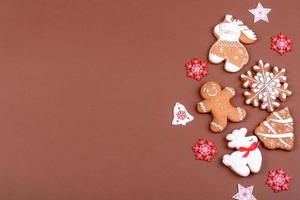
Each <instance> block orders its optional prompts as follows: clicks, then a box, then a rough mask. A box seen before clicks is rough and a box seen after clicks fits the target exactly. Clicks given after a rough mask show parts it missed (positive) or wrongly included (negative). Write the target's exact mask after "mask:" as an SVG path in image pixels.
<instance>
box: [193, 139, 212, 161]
mask: <svg viewBox="0 0 300 200" xmlns="http://www.w3.org/2000/svg"><path fill="white" fill-rule="evenodd" d="M193 152H194V153H195V159H196V160H206V161H211V160H212V159H213V157H214V156H215V155H216V154H217V148H216V145H215V144H214V143H213V142H212V141H209V140H203V139H199V140H198V141H197V143H196V144H195V145H194V146H193Z"/></svg>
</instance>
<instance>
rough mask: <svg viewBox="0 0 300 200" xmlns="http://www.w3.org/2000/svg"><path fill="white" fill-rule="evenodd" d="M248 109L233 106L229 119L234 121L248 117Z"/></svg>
mask: <svg viewBox="0 0 300 200" xmlns="http://www.w3.org/2000/svg"><path fill="white" fill-rule="evenodd" d="M246 114H247V113H246V110H245V109H243V108H241V107H236V108H235V107H233V106H232V107H231V109H230V110H229V112H228V119H229V120H230V121H232V122H240V121H242V120H243V119H245V117H246Z"/></svg>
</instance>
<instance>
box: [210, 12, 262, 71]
mask: <svg viewBox="0 0 300 200" xmlns="http://www.w3.org/2000/svg"><path fill="white" fill-rule="evenodd" d="M213 32H214V35H215V36H216V37H217V39H218V40H217V42H215V43H214V44H213V46H212V47H211V49H210V51H209V55H208V57H209V61H210V62H212V63H214V64H219V63H221V62H223V61H225V70H226V71H228V72H237V71H239V70H240V69H241V68H242V67H243V66H244V65H245V64H247V63H248V60H249V55H248V52H247V50H246V48H245V47H244V46H243V45H242V43H244V44H252V43H254V42H255V41H256V40H257V38H256V35H255V33H254V32H253V31H252V30H251V29H249V28H248V27H247V26H246V25H244V23H243V22H242V21H240V20H237V19H233V17H232V16H231V15H226V16H225V19H224V21H223V22H221V23H219V24H217V25H216V26H215V28H214V31H213ZM240 41H241V42H242V43H241V42H240Z"/></svg>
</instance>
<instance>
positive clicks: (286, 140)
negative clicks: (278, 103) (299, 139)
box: [254, 107, 295, 150]
mask: <svg viewBox="0 0 300 200" xmlns="http://www.w3.org/2000/svg"><path fill="white" fill-rule="evenodd" d="M254 132H255V135H257V137H258V138H259V140H260V141H262V143H263V145H264V146H265V147H266V148H268V149H283V150H292V149H293V147H294V140H295V136H294V123H293V118H292V116H291V113H290V111H289V109H288V108H287V107H286V108H284V109H282V110H279V111H277V112H276V111H274V112H272V113H271V114H270V115H269V116H268V117H267V118H266V119H265V120H264V121H263V122H261V123H260V124H259V126H258V127H257V128H256V129H255V131H254Z"/></svg>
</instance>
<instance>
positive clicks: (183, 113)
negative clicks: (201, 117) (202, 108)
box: [172, 102, 194, 126]
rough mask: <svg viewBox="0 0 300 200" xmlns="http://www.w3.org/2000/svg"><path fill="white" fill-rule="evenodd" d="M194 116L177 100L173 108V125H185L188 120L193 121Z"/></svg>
mask: <svg viewBox="0 0 300 200" xmlns="http://www.w3.org/2000/svg"><path fill="white" fill-rule="evenodd" d="M193 120H194V117H193V116H192V115H191V114H190V113H188V111H187V110H186V108H185V107H184V105H182V104H181V103H179V102H177V103H176V104H175V106H174V108H173V121H172V125H183V126H185V125H186V124H187V123H188V122H190V121H193Z"/></svg>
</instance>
